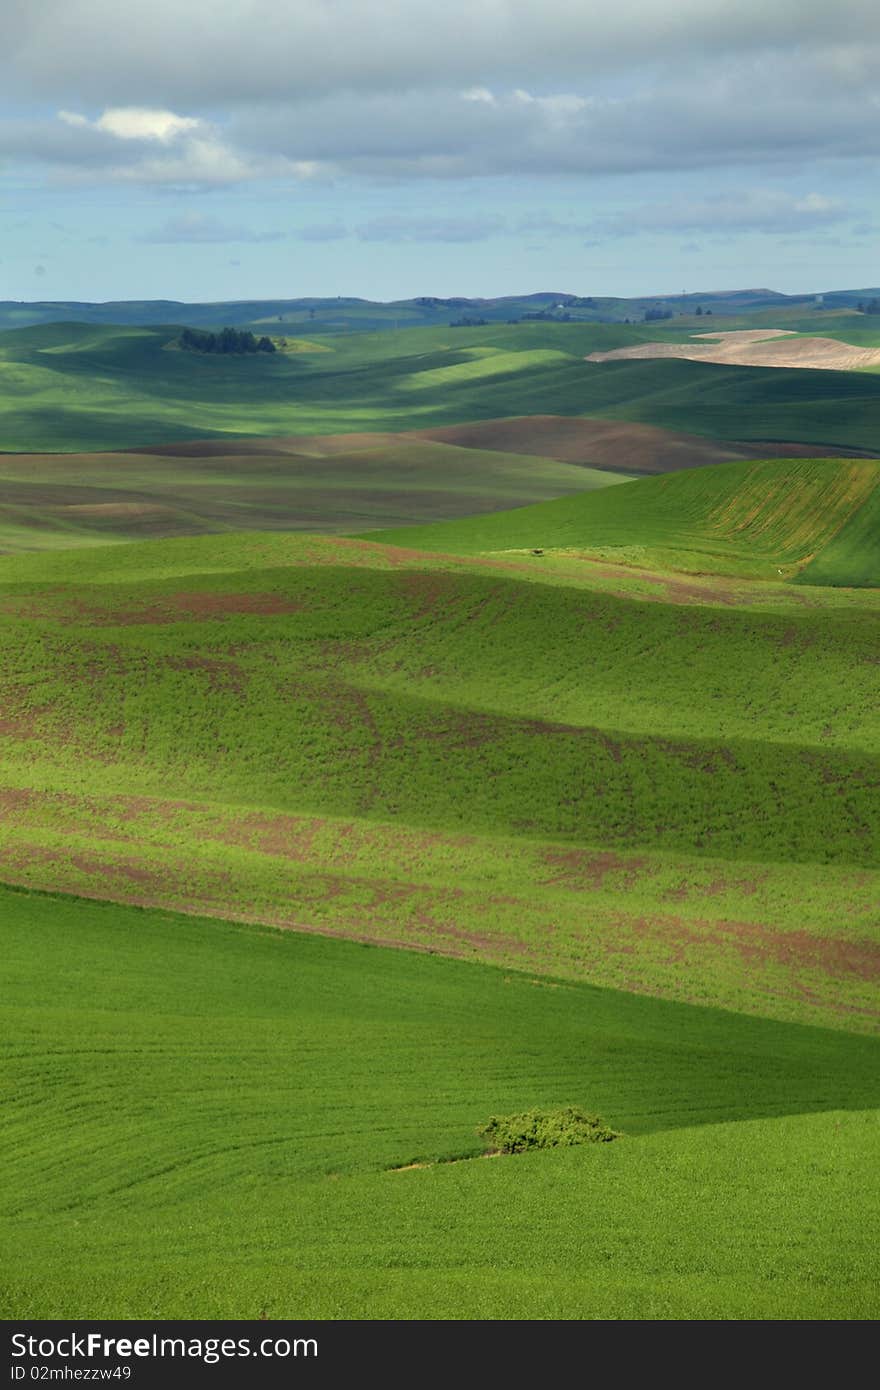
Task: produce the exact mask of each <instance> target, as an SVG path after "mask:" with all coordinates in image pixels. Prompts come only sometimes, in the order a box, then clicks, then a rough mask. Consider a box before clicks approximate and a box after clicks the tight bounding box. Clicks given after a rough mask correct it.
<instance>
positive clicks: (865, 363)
mask: <svg viewBox="0 0 880 1390" xmlns="http://www.w3.org/2000/svg"><path fill="white" fill-rule="evenodd" d="M692 336H693V338H694V339H695V340H696V339H699V340H700V341H694V342H691V343H639V344H637V345H636V346H635V347H626V348H615V349H614V350H613V351H612V352H591V353H590V354H589V356H588V357H587V358H586V359H585V360H586V361H587V362H612V361H621V360H623V359H626V358H639V357H640V358H658V357H682V358H684V359H685V360H686V361H688V362H717V363H722V364H724V365H726V366H732V367H815V368H819V369H824V370H826V371H843V372H851V371H863V370H864V369H865V368H868V367H876V366H880V348H859V347H853V346H852V345H851V344H850V343H841V342H838V341H837V340H836V339H835V338H801V337H799V336H798V335H797V334H796V333H792V332H791V331H790V330H789V329H783V328H775V329H754V328H749V329H737V330H734V331H731V332H727V333H694V334H693V335H692Z"/></svg>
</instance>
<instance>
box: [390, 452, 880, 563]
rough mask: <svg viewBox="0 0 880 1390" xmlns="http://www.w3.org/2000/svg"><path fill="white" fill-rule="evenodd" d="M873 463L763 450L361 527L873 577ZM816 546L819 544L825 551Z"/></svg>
mask: <svg viewBox="0 0 880 1390" xmlns="http://www.w3.org/2000/svg"><path fill="white" fill-rule="evenodd" d="M878 517H880V464H878V463H875V462H874V461H872V460H855V459H853V460H842V459H809V460H806V459H804V460H791V459H786V460H784V461H782V460H767V461H763V460H762V461H759V462H757V461H756V462H754V463H751V464H749V465H744V464H728V465H719V466H717V467H713V468H704V469H701V470H700V471H699V472H696V473H686V472H681V473H674V474H670V475H669V476H667V477H661V478H654V479H651V480H645V481H640V482H638V483H637V484H636V485H635V490H633V488H632V487H630V488H623V489H621V490H619V491H616V492H614V493H613V494H612V493H609V494H607V495H606V496H604V497H596V498H581V499H577V500H575V499H565V498H563V499H560V500H558V501H553V502H548V503H545V504H543V505H541V506H537V507H527V508H523V509H519V510H512V511H510V512H505V513H498V514H495V515H490V516H486V517H483V518H480V517H474V518H466V519H465V520H463V521H461V522H456V523H454V524H452V525H447V526H437V527H410V528H405V529H402V530H395V531H381V530H378V529H377V530H374V531H371V532H370V533H369V534H370V538H371V539H372V540H375V541H383V540H386V541H394V542H396V543H398V544H403V545H410V546H413V547H415V548H418V549H424V550H440V551H449V552H452V553H454V554H473V553H490V554H491V553H495V552H510V551H522V550H534V549H540V550H543V551H544V552H545V554H546V553H547V552H550V553H551V557H552V556H554V555H555V554H556V553H558V552H560V551H561V552H563V553H564V552H566V551H568V552H572V551H575V552H578V553H583V554H585V555H587V556H589V555H593V556H603V557H606V558H609V559H615V558H616V559H621V560H623V561H624V562H629V563H638V564H640V565H644V566H645V567H651V566H655V567H656V568H658V569H660V570H671V571H675V570H685V571H690V572H697V573H708V574H712V575H718V574H729V575H732V576H735V575H742V576H744V577H748V578H754V579H765V580H766V579H773V578H776V577H777V576H780V575H781V576H783V577H785V578H791V577H794V576H799V577H800V578H801V580H802V582H804V583H814V582H815V583H817V584H825V585H835V584H837V585H841V586H844V587H852V586H858V585H860V584H864V585H865V586H871V585H874V586H876V585H878V584H880V546H878V534H880V532H878V527H877V519H878ZM826 552H827V553H826Z"/></svg>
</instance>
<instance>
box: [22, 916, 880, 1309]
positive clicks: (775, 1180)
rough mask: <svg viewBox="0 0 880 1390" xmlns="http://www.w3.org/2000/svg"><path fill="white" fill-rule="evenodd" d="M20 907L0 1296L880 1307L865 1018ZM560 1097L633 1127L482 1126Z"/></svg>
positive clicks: (63, 1301) (30, 1303)
mask: <svg viewBox="0 0 880 1390" xmlns="http://www.w3.org/2000/svg"><path fill="white" fill-rule="evenodd" d="M2 920H3V924H4V926H3V930H4V948H5V949H4V962H5V964H4V973H5V988H4V996H3V997H4V1003H3V1006H2V1008H3V1012H4V1015H5V1017H4V1023H5V1027H4V1037H5V1038H7V1039H8V1040H9V1043H8V1045H7V1049H6V1055H5V1058H4V1065H5V1067H6V1069H7V1078H8V1083H9V1085H10V1088H11V1095H12V1099H11V1102H10V1107H9V1113H8V1120H7V1126H6V1130H5V1139H4V1146H3V1150H2V1171H3V1179H4V1180H3V1182H2V1184H0V1190H2V1192H3V1194H4V1197H3V1207H4V1221H3V1230H4V1235H3V1247H4V1248H3V1260H2V1267H3V1270H4V1276H3V1280H2V1294H0V1309H2V1311H3V1313H4V1315H5V1316H7V1317H12V1316H20V1315H21V1312H22V1310H23V1309H26V1310H27V1312H28V1315H29V1316H31V1317H50V1316H55V1317H65V1318H76V1317H83V1316H90V1317H101V1316H104V1317H106V1316H115V1317H125V1316H140V1317H173V1316H188V1317H193V1316H196V1317H198V1316H213V1315H216V1314H218V1313H220V1314H222V1315H223V1316H225V1317H230V1316H238V1317H245V1318H254V1317H257V1316H259V1315H260V1313H261V1312H262V1313H265V1314H267V1315H268V1316H269V1317H284V1316H287V1317H290V1316H297V1317H306V1318H309V1317H343V1318H350V1317H354V1318H358V1317H365V1316H366V1317H368V1316H379V1317H408V1316H422V1317H423V1316H425V1315H426V1313H427V1315H429V1316H433V1317H444V1316H445V1317H502V1318H503V1317H518V1316H531V1317H535V1316H538V1317H554V1316H562V1317H585V1318H595V1317H632V1316H637V1317H648V1316H658V1317H673V1318H675V1317H681V1318H686V1317H716V1316H723V1317H731V1316H733V1317H779V1318H796V1317H843V1318H856V1317H871V1316H873V1315H876V1312H877V1296H876V1288H877V1285H876V1279H875V1277H874V1276H875V1273H876V1232H877V1215H878V1213H877V1205H876V1191H871V1190H870V1189H869V1190H867V1191H866V1188H865V1182H864V1177H865V1173H866V1172H868V1171H870V1165H871V1159H872V1154H873V1152H874V1147H873V1146H874V1145H875V1143H876V1120H875V1118H874V1117H873V1116H872V1115H870V1114H868V1113H865V1112H866V1108H867V1107H873V1106H876V1104H877V1100H878V1093H877V1075H878V1069H877V1043H876V1040H874V1039H867V1038H858V1037H853V1036H848V1035H847V1034H845V1033H839V1032H832V1031H826V1030H821V1029H809V1028H804V1027H798V1026H795V1025H781V1024H774V1023H770V1022H767V1021H765V1020H760V1019H750V1018H745V1017H738V1016H737V1015H735V1014H728V1013H723V1012H718V1011H712V1010H707V1009H699V1008H694V1007H688V1006H684V1005H674V1004H667V1003H663V1002H661V1001H658V1000H652V999H642V998H638V997H636V996H631V995H626V994H621V993H617V992H614V991H607V990H597V989H592V988H589V987H588V986H586V985H574V984H563V983H561V982H558V981H557V982H554V981H552V980H543V981H542V980H538V979H535V978H534V977H532V976H530V975H529V974H522V973H519V972H516V971H513V972H511V971H508V972H502V971H500V970H493V969H490V968H487V967H480V966H475V965H467V964H463V963H460V962H455V961H446V960H442V959H438V958H426V957H424V956H418V955H413V954H408V953H401V952H388V951H378V950H366V949H364V948H363V947H359V946H357V945H355V944H352V943H346V942H334V941H326V940H321V939H318V938H310V937H307V936H303V935H297V934H295V933H279V932H272V931H266V930H265V929H263V930H256V929H248V928H243V927H241V926H231V925H227V924H223V923H219V922H216V921H208V920H195V919H192V918H190V919H187V918H180V917H174V916H170V915H168V914H161V913H156V912H138V911H136V910H132V909H125V908H117V907H112V906H97V905H94V904H86V903H82V902H76V901H69V900H68V901H64V900H59V899H53V898H48V897H32V896H28V895H22V894H10V893H8V892H5V893H3V894H2ZM85 979H87V980H88V989H87V990H84V989H83V981H84V980H85ZM196 984H197V987H195V986H196ZM536 986H538V987H536ZM572 1103H574V1104H580V1105H586V1106H588V1107H595V1108H597V1109H599V1110H600V1111H601V1112H602V1113H603V1114H604V1115H606V1116H607V1117H609V1118H610V1119H612V1120H613V1122H614V1123H615V1124H616V1125H617V1126H618V1127H619V1128H621V1129H623V1130H624V1131H625V1133H624V1137H623V1138H621V1139H619V1140H617V1141H616V1142H615V1143H613V1144H610V1145H606V1146H593V1147H590V1148H580V1149H577V1148H575V1149H570V1150H567V1151H564V1150H563V1151H557V1152H551V1153H538V1154H532V1155H525V1156H522V1157H516V1158H500V1159H498V1160H496V1161H495V1162H483V1161H481V1160H480V1159H479V1158H478V1157H477V1156H478V1155H479V1154H480V1152H481V1148H482V1146H481V1144H480V1141H479V1140H478V1139H477V1137H476V1134H475V1130H476V1128H477V1126H478V1125H480V1124H481V1123H483V1122H484V1121H485V1120H486V1119H487V1118H488V1116H489V1115H490V1114H493V1113H502V1114H504V1113H511V1112H515V1111H517V1110H520V1109H523V1108H528V1107H532V1106H537V1107H542V1106H543V1107H553V1106H557V1105H560V1104H572ZM449 1158H458V1159H462V1160H467V1159H470V1160H471V1161H469V1162H468V1161H462V1162H458V1163H452V1164H444V1163H442V1162H441V1163H439V1164H437V1165H436V1166H429V1167H427V1168H424V1169H421V1170H419V1169H415V1170H413V1171H408V1172H393V1171H388V1170H390V1169H394V1168H398V1167H400V1166H401V1165H403V1164H407V1163H412V1162H415V1161H421V1162H428V1163H431V1162H432V1161H433V1160H437V1159H441V1160H442V1159H449ZM857 1194H858V1195H857Z"/></svg>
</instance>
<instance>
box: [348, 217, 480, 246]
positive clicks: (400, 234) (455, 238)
mask: <svg viewBox="0 0 880 1390" xmlns="http://www.w3.org/2000/svg"><path fill="white" fill-rule="evenodd" d="M504 229H505V224H504V221H503V219H502V218H500V217H497V216H494V215H492V216H488V215H483V216H474V217H398V216H393V215H392V216H388V217H377V218H374V219H373V220H372V221H370V222H365V223H364V224H363V225H362V226H360V227H357V228H355V231H356V234H357V237H358V240H359V241H391V242H395V241H396V242H404V241H446V242H465V241H486V240H487V238H489V237H490V236H495V235H497V234H498V233H499V232H503V231H504Z"/></svg>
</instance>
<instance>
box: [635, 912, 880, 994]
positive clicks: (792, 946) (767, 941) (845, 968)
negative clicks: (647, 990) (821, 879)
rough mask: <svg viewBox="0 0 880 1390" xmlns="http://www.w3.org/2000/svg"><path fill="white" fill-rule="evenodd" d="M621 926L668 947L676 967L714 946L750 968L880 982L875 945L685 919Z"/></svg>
mask: <svg viewBox="0 0 880 1390" xmlns="http://www.w3.org/2000/svg"><path fill="white" fill-rule="evenodd" d="M621 926H622V927H624V928H625V929H628V930H629V931H631V932H632V933H634V934H635V935H636V936H637V937H639V938H641V939H643V940H654V941H658V942H663V943H664V945H668V946H669V947H670V950H671V953H672V959H673V960H675V961H685V960H686V958H687V950H688V948H689V947H704V946H707V945H712V946H720V947H722V948H728V949H732V950H734V951H735V952H736V953H737V954H738V955H739V956H740V957H741V959H742V960H744V961H746V962H747V963H749V964H757V965H783V966H789V967H795V968H797V967H800V968H802V969H812V970H819V971H821V973H822V974H824V975H828V976H831V977H836V978H839V977H841V976H851V977H853V978H855V979H859V980H868V981H871V980H876V979H878V978H880V945H876V944H875V943H874V942H871V941H846V940H843V939H842V938H840V937H822V936H811V935H810V933H809V932H805V931H773V930H771V929H770V928H768V927H765V926H762V925H761V924H760V923H758V922H736V921H727V920H716V921H710V920H709V919H706V918H695V919H692V920H689V921H687V922H686V921H684V920H683V919H682V918H681V917H638V918H627V919H624V920H623V921H622V922H621Z"/></svg>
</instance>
